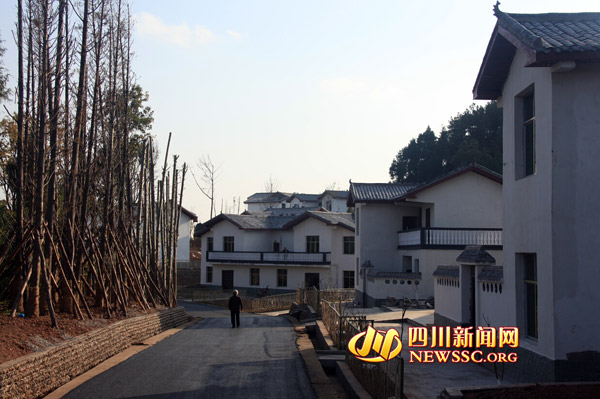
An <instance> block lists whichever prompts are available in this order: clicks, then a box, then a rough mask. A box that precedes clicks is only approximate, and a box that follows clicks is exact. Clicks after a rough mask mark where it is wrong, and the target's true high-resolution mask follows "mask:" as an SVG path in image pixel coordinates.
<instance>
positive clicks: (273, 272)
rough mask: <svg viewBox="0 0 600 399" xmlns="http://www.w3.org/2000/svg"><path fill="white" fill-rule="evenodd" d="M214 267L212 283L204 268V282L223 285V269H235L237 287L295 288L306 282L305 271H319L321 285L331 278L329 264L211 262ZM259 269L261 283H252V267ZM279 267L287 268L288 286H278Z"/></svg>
mask: <svg viewBox="0 0 600 399" xmlns="http://www.w3.org/2000/svg"><path fill="white" fill-rule="evenodd" d="M209 266H212V268H213V281H212V283H207V282H206V271H205V269H204V268H203V270H202V279H201V281H202V284H208V285H214V286H221V283H222V279H221V277H222V274H221V272H222V271H223V270H233V285H234V287H235V288H264V287H266V286H267V285H268V286H269V289H282V290H295V289H296V288H299V287H301V286H302V285H303V284H304V274H305V273H319V279H320V281H321V287H327V282H328V281H330V280H331V277H330V268H329V266H315V267H307V266H297V265H240V264H222V263H214V264H209ZM254 268H256V269H259V270H260V271H259V275H260V285H258V286H254V285H250V269H254ZM277 269H287V280H288V284H287V286H286V287H278V286H277Z"/></svg>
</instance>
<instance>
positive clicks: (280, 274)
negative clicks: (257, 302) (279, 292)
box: [277, 269, 287, 287]
mask: <svg viewBox="0 0 600 399" xmlns="http://www.w3.org/2000/svg"><path fill="white" fill-rule="evenodd" d="M277 286H278V287H287V269H277Z"/></svg>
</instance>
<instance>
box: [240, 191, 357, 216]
mask: <svg viewBox="0 0 600 399" xmlns="http://www.w3.org/2000/svg"><path fill="white" fill-rule="evenodd" d="M347 200H348V191H343V190H325V191H324V192H323V193H322V194H302V193H293V194H289V193H282V192H279V191H277V192H275V193H254V194H252V195H251V196H249V197H248V198H247V199H246V201H244V204H246V205H248V209H247V211H248V212H260V211H266V210H269V209H280V208H296V209H309V210H325V211H328V212H338V213H346V212H348V211H349V208H348V206H347V205H346V202H347Z"/></svg>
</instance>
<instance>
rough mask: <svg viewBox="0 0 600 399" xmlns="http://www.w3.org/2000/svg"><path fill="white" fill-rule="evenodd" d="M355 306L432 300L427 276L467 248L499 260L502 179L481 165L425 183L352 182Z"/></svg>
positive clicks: (350, 200)
mask: <svg viewBox="0 0 600 399" xmlns="http://www.w3.org/2000/svg"><path fill="white" fill-rule="evenodd" d="M348 206H352V207H354V218H355V223H356V239H355V243H356V259H355V262H356V263H355V270H356V274H357V279H356V300H357V301H359V302H361V303H362V304H364V305H366V306H380V305H381V304H383V303H384V302H386V301H390V300H391V301H397V300H399V299H402V298H404V297H406V298H411V299H416V298H418V299H425V298H427V297H429V296H432V295H433V294H434V286H433V272H434V271H435V269H436V267H437V266H438V265H443V264H452V263H454V262H455V261H456V258H457V256H458V255H459V254H460V253H461V251H462V250H464V248H465V245H477V244H478V245H485V246H486V247H487V248H489V249H490V250H491V251H492V252H493V253H494V256H495V257H497V258H498V259H501V258H502V253H501V249H502V176H500V175H499V174H497V173H495V172H493V171H491V170H489V169H487V168H484V167H482V166H479V165H473V166H468V167H464V168H461V169H458V170H455V171H452V172H450V173H448V174H447V175H444V176H440V177H438V178H436V179H434V180H432V181H430V182H426V183H423V184H415V183H399V184H394V183H353V182H351V183H350V194H349V197H348Z"/></svg>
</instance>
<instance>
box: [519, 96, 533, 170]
mask: <svg viewBox="0 0 600 399" xmlns="http://www.w3.org/2000/svg"><path fill="white" fill-rule="evenodd" d="M515 107H516V110H515V123H516V125H515V177H516V178H517V179H520V178H523V177H526V176H529V175H533V174H534V173H535V171H536V163H535V158H536V154H535V97H534V93H533V87H531V88H528V89H527V90H525V92H524V94H521V95H520V96H518V97H516V99H515ZM517 121H518V122H517Z"/></svg>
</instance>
